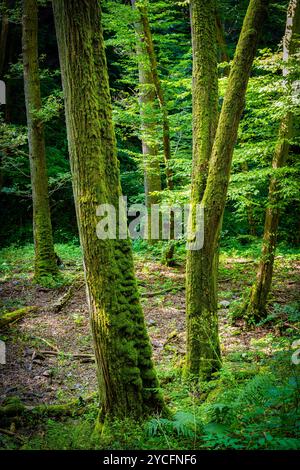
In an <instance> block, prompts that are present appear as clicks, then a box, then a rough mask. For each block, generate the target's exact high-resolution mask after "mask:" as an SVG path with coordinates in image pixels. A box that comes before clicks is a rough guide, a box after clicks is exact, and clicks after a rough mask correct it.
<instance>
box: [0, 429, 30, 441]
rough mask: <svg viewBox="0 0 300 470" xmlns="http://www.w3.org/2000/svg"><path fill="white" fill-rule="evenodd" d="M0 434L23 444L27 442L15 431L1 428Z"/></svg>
mask: <svg viewBox="0 0 300 470" xmlns="http://www.w3.org/2000/svg"><path fill="white" fill-rule="evenodd" d="M0 434H6V435H7V436H10V437H13V438H14V439H16V440H17V441H20V442H22V443H23V442H24V441H25V439H24V437H22V436H20V435H19V434H16V433H15V432H13V431H9V430H8V429H3V428H0Z"/></svg>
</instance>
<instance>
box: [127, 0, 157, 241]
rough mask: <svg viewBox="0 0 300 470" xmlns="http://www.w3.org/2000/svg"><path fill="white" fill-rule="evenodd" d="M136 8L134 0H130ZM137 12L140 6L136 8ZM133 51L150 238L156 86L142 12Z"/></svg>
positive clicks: (154, 188) (154, 182) (154, 187)
mask: <svg viewBox="0 0 300 470" xmlns="http://www.w3.org/2000/svg"><path fill="white" fill-rule="evenodd" d="M131 4H132V8H133V9H135V8H136V2H135V0H131ZM137 11H138V12H139V11H140V10H139V8H137ZM135 31H136V37H137V41H136V53H137V62H138V70H139V106H140V116H141V136H142V152H143V162H144V187H145V202H146V207H147V210H148V239H149V240H151V205H152V204H158V202H159V196H158V194H155V193H158V192H160V191H161V171H160V160H159V155H158V144H157V141H156V140H157V136H156V122H155V121H156V119H155V103H156V90H155V85H154V81H153V76H152V72H151V64H150V60H149V56H148V54H147V47H146V37H145V33H144V27H143V23H142V20H141V16H140V17H139V18H138V19H137V20H136V21H135Z"/></svg>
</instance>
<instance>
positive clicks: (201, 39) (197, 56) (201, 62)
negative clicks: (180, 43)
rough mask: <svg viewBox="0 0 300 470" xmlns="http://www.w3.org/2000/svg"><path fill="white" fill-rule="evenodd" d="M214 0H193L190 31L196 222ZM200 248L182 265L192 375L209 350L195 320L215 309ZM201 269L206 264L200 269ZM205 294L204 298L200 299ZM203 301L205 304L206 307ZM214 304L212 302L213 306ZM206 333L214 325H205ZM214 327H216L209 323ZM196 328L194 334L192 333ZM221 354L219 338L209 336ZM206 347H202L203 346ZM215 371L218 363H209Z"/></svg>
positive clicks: (206, 141)
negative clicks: (184, 277)
mask: <svg viewBox="0 0 300 470" xmlns="http://www.w3.org/2000/svg"><path fill="white" fill-rule="evenodd" d="M215 9H216V4H215V0H209V1H207V0H191V2H190V16H191V32H192V48H193V83H192V96H193V168H192V187H191V203H192V211H193V212H192V219H193V220H192V225H193V228H194V229H195V226H196V221H195V220H194V218H195V213H194V207H195V206H196V204H200V203H201V201H202V198H203V194H204V190H205V185H206V180H207V172H208V163H209V159H210V156H211V150H212V146H213V141H214V137H215V132H216V127H217V122H218V76H217V51H216V24H215V13H216V12H215ZM205 260H206V258H204V250H203V249H202V250H190V251H188V252H187V266H186V313H187V320H188V321H187V328H188V331H187V337H188V340H187V364H186V366H187V371H188V372H189V373H191V374H193V375H195V376H196V377H198V374H200V375H201V378H205V377H204V376H205V374H206V372H205V371H204V367H203V366H204V363H203V361H204V360H208V357H209V355H210V352H209V350H208V348H207V346H206V343H205V344H204V342H203V338H201V343H199V338H200V337H199V334H200V332H199V324H198V322H199V320H200V322H202V317H203V318H204V315H205V310H207V311H215V310H216V285H215V279H211V278H209V277H207V276H206V274H205V275H202V273H201V271H200V268H201V266H202V265H203V266H204V263H205ZM203 269H204V268H203ZM204 293H207V297H205V298H204ZM204 301H206V302H207V303H208V305H207V306H206V308H205V307H204ZM212 304H213V306H212ZM206 326H207V327H209V330H208V332H207V333H208V334H210V331H211V330H212V328H211V327H210V326H209V325H206ZM213 331H217V327H215V326H214V327H213ZM196 332H197V334H196ZM212 340H213V342H214V346H213V347H216V355H217V356H218V355H219V349H220V348H219V341H218V336H216V337H214V338H212ZM204 348H205V350H204ZM209 368H211V369H212V370H215V369H216V368H217V364H214V365H211V364H210V365H209Z"/></svg>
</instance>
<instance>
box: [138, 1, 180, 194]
mask: <svg viewBox="0 0 300 470" xmlns="http://www.w3.org/2000/svg"><path fill="white" fill-rule="evenodd" d="M132 3H135V0H132ZM137 9H138V11H139V14H140V20H141V25H142V29H143V38H144V42H145V46H146V52H147V55H148V58H149V65H150V71H151V75H152V81H153V84H154V88H155V92H156V96H157V99H158V103H159V106H160V109H161V113H162V123H163V149H164V162H165V168H166V180H167V188H168V189H170V190H172V189H173V187H174V185H173V172H172V169H171V166H170V164H171V162H170V160H171V144H170V124H169V116H168V110H167V107H166V101H165V97H164V92H163V89H162V86H161V81H160V78H159V74H158V67H157V60H156V54H155V50H154V45H153V40H152V33H151V28H150V24H149V17H148V11H147V6H146V4H144V3H143V4H142V3H140V4H138V6H137Z"/></svg>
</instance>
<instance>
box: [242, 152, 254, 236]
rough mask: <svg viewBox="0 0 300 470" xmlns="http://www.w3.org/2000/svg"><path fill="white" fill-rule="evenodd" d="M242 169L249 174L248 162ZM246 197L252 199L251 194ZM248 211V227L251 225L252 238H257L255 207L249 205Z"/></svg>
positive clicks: (245, 162) (244, 163)
mask: <svg viewBox="0 0 300 470" xmlns="http://www.w3.org/2000/svg"><path fill="white" fill-rule="evenodd" d="M241 169H242V172H243V173H246V174H247V173H248V172H249V166H248V162H247V161H244V162H243V163H242V164H241ZM246 197H251V194H250V192H249V193H247V194H246ZM246 210H247V219H248V225H249V232H250V235H251V236H252V237H255V236H256V227H255V220H254V216H253V207H252V205H251V204H250V205H248V206H247V208H246Z"/></svg>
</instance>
